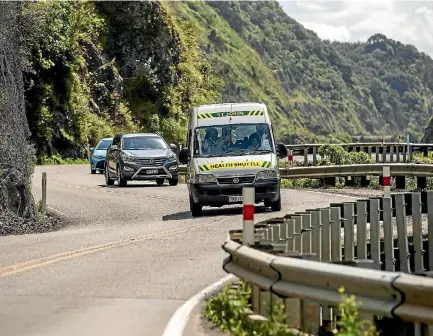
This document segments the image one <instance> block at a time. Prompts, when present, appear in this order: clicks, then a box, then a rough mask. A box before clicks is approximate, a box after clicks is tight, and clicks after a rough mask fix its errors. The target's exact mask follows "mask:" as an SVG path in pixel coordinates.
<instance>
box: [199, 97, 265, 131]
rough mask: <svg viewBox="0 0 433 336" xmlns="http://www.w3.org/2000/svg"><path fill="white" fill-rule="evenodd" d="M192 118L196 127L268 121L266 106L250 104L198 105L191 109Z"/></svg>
mask: <svg viewBox="0 0 433 336" xmlns="http://www.w3.org/2000/svg"><path fill="white" fill-rule="evenodd" d="M193 118H194V119H195V120H196V123H197V126H205V125H209V126H210V125H218V124H220V125H221V124H229V123H235V124H243V123H253V124H255V123H265V122H268V121H269V116H268V115H267V109H266V105H265V104H262V103H250V102H242V103H225V104H208V105H200V106H197V107H196V108H195V109H193Z"/></svg>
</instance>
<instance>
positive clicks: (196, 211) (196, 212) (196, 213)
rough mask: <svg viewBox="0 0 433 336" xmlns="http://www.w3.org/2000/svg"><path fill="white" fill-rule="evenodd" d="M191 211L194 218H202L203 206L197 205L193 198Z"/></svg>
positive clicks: (190, 203)
mask: <svg viewBox="0 0 433 336" xmlns="http://www.w3.org/2000/svg"><path fill="white" fill-rule="evenodd" d="M189 209H190V210H191V214H192V216H193V217H200V216H201V215H202V214H203V209H202V205H201V204H200V203H195V202H194V199H193V198H192V197H190V198H189Z"/></svg>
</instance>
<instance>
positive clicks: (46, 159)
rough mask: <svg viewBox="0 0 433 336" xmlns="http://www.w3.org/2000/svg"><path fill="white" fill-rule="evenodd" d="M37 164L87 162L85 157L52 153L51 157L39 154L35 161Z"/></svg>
mask: <svg viewBox="0 0 433 336" xmlns="http://www.w3.org/2000/svg"><path fill="white" fill-rule="evenodd" d="M37 163H38V164H39V165H62V164H88V163H89V161H88V160H87V159H81V158H77V159H71V158H62V157H61V156H60V154H55V155H52V156H51V157H47V156H41V157H40V158H39V159H38V162H37Z"/></svg>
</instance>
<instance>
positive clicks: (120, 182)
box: [117, 166, 127, 187]
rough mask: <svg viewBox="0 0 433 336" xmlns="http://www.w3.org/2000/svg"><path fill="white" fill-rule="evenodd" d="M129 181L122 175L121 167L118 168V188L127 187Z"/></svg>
mask: <svg viewBox="0 0 433 336" xmlns="http://www.w3.org/2000/svg"><path fill="white" fill-rule="evenodd" d="M126 184H127V181H126V180H125V179H124V178H122V173H121V172H120V167H119V166H117V186H119V187H126Z"/></svg>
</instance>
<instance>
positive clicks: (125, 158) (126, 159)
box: [122, 154, 135, 162]
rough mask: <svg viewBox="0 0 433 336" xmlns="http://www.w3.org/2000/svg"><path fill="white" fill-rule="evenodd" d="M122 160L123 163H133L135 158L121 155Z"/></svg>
mask: <svg viewBox="0 0 433 336" xmlns="http://www.w3.org/2000/svg"><path fill="white" fill-rule="evenodd" d="M122 160H123V161H124V162H132V161H135V156H132V155H128V154H122Z"/></svg>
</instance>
